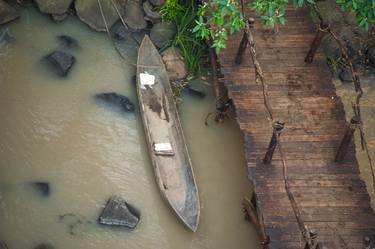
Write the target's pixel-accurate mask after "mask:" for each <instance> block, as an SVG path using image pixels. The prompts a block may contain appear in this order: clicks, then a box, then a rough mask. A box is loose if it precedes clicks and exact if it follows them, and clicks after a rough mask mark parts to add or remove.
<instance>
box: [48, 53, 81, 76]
mask: <svg viewBox="0 0 375 249" xmlns="http://www.w3.org/2000/svg"><path fill="white" fill-rule="evenodd" d="M45 60H46V61H47V63H48V65H49V66H50V68H51V69H52V71H53V72H54V73H56V74H57V75H59V76H67V75H68V72H69V70H70V69H71V68H72V66H73V64H74V63H75V61H76V59H75V58H74V56H73V55H71V54H69V53H65V52H62V51H58V50H56V51H54V52H52V53H50V54H49V55H47V56H46V57H45Z"/></svg>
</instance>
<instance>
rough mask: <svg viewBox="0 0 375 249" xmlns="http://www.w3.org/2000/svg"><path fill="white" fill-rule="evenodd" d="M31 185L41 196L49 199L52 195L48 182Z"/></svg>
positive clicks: (32, 183)
mask: <svg viewBox="0 0 375 249" xmlns="http://www.w3.org/2000/svg"><path fill="white" fill-rule="evenodd" d="M30 185H31V186H32V187H33V188H34V189H35V190H36V191H37V192H38V194H40V195H41V196H44V197H48V196H49V195H50V186H49V183H48V182H31V183H30Z"/></svg>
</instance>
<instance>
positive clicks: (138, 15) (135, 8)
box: [124, 0, 147, 30]
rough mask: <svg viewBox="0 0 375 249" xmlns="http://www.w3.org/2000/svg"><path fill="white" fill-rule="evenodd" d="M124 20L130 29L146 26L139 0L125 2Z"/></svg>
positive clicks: (139, 28)
mask: <svg viewBox="0 0 375 249" xmlns="http://www.w3.org/2000/svg"><path fill="white" fill-rule="evenodd" d="M124 21H125V23H126V24H127V25H128V26H129V28H130V29H132V30H141V29H144V28H146V27H147V23H146V20H145V19H144V13H143V10H142V6H141V1H140V0H129V1H128V2H127V4H126V8H125V15H124Z"/></svg>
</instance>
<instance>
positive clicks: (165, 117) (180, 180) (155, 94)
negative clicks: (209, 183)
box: [137, 36, 200, 231]
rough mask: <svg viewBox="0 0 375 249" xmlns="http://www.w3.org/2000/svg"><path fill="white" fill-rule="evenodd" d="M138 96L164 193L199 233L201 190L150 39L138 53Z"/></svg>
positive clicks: (184, 220)
mask: <svg viewBox="0 0 375 249" xmlns="http://www.w3.org/2000/svg"><path fill="white" fill-rule="evenodd" d="M141 73H147V74H150V75H154V76H155V84H154V85H152V86H151V87H150V86H146V87H141V84H140V77H139V75H140V74H141ZM137 93H138V99H139V103H140V109H141V115H142V121H143V126H144V130H145V133H146V139H147V142H148V149H149V154H150V157H151V160H152V164H153V167H154V171H155V175H156V180H157V183H158V185H159V188H160V191H161V193H162V195H163V197H165V199H166V200H167V201H168V202H169V204H170V205H171V207H172V209H173V210H174V212H175V213H176V214H177V215H178V216H179V217H180V218H181V219H182V221H183V222H184V223H185V225H187V226H188V228H190V229H191V230H193V231H195V230H196V228H197V226H198V222H199V215H200V204H199V196H198V190H197V186H196V183H195V179H194V174H193V170H192V166H191V161H190V157H189V154H188V151H187V148H186V144H185V139H184V135H183V131H182V128H181V124H180V120H179V117H178V113H177V108H176V104H175V101H174V99H173V95H172V90H171V88H170V85H169V78H168V75H167V72H166V70H165V66H164V64H163V62H162V60H161V57H160V55H159V52H158V51H157V50H156V48H155V47H154V45H153V44H152V42H151V40H150V39H149V38H148V36H145V38H144V39H143V41H142V44H141V46H140V48H139V52H138V63H137ZM154 143H170V144H171V145H172V148H173V152H174V155H173V156H165V155H156V153H155V152H154V146H153V144H154Z"/></svg>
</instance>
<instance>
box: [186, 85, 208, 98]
mask: <svg viewBox="0 0 375 249" xmlns="http://www.w3.org/2000/svg"><path fill="white" fill-rule="evenodd" d="M185 89H186V92H187V93H188V94H189V95H190V96H192V97H196V98H198V99H204V98H205V97H206V93H205V92H203V91H202V90H200V89H197V88H195V87H193V86H190V85H189V84H188V85H186V87H185Z"/></svg>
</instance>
